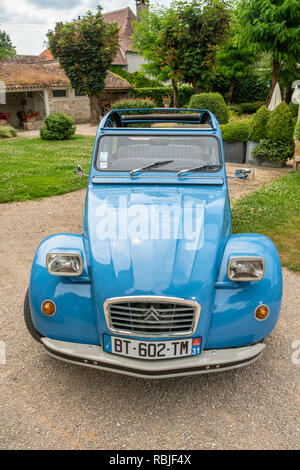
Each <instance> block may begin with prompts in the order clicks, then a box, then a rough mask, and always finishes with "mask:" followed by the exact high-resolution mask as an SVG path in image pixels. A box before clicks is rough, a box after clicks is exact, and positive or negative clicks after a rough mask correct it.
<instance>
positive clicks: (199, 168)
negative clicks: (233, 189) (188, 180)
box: [177, 165, 222, 176]
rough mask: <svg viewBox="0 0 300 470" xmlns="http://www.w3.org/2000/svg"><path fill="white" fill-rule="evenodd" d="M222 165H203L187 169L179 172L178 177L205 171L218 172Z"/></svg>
mask: <svg viewBox="0 0 300 470" xmlns="http://www.w3.org/2000/svg"><path fill="white" fill-rule="evenodd" d="M221 166H222V165H202V166H195V167H194V168H187V169H186V170H179V171H178V173H177V175H178V176H181V175H183V174H184V173H190V172H191V171H205V170H218V169H219V168H221Z"/></svg>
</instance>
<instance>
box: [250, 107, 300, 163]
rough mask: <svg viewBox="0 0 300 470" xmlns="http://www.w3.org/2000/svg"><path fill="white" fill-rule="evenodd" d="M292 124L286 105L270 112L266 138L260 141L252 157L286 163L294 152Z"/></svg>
mask: <svg viewBox="0 0 300 470" xmlns="http://www.w3.org/2000/svg"><path fill="white" fill-rule="evenodd" d="M293 134H294V122H293V117H292V114H291V112H290V110H289V107H288V105H287V104H286V103H284V102H282V103H280V104H279V105H278V106H276V108H275V109H274V110H273V111H271V113H270V117H269V120H268V122H267V126H266V138H264V139H262V140H260V142H259V144H258V146H257V147H256V148H255V149H254V151H253V155H254V156H255V157H257V158H260V159H262V160H272V161H279V162H284V163H285V162H286V161H287V160H288V159H289V158H292V157H293V155H294V151H295V142H294V139H293Z"/></svg>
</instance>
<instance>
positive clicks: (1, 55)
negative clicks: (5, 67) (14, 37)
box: [0, 31, 16, 61]
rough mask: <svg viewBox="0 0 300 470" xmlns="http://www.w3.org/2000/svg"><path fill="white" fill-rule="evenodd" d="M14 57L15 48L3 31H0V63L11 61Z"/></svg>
mask: <svg viewBox="0 0 300 470" xmlns="http://www.w3.org/2000/svg"><path fill="white" fill-rule="evenodd" d="M15 55H16V48H15V46H13V43H12V42H11V39H10V37H9V35H8V34H7V33H6V32H5V31H0V61H1V60H7V59H12V58H13V57H14V56H15Z"/></svg>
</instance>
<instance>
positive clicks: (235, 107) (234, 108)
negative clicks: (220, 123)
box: [228, 103, 243, 116]
mask: <svg viewBox="0 0 300 470" xmlns="http://www.w3.org/2000/svg"><path fill="white" fill-rule="evenodd" d="M228 108H229V111H232V113H233V114H236V115H237V116H240V115H241V114H243V108H242V106H240V105H239V104H237V103H232V104H230V105H229V106H228Z"/></svg>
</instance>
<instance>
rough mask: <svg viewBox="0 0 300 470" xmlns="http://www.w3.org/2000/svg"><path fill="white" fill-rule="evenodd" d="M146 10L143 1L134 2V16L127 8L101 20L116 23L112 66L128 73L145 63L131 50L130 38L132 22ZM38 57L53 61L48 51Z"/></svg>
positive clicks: (109, 14) (108, 14) (107, 14)
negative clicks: (117, 34) (115, 48)
mask: <svg viewBox="0 0 300 470" xmlns="http://www.w3.org/2000/svg"><path fill="white" fill-rule="evenodd" d="M145 8H147V4H146V1H145V0H136V13H137V14H136V15H135V14H134V13H133V11H132V10H131V9H130V8H129V7H127V8H123V9H122V10H116V11H111V12H109V13H103V18H104V20H105V21H106V22H107V23H113V22H114V21H116V22H117V23H118V26H119V28H120V30H119V48H118V51H117V54H116V57H115V59H114V61H113V63H112V65H119V66H120V67H122V68H124V69H125V70H126V71H127V72H129V73H134V72H137V71H138V70H140V68H141V65H142V64H144V63H145V61H144V59H143V57H142V56H141V55H140V54H138V53H137V52H136V51H134V50H133V47H132V45H133V42H132V39H131V36H132V34H133V28H132V22H133V21H137V19H138V16H139V14H140V13H141V12H142V11H143V10H144V9H145ZM40 57H41V58H42V59H45V60H48V61H49V60H53V56H52V54H51V52H50V50H49V49H46V50H44V51H43V52H42V53H41V54H40Z"/></svg>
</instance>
